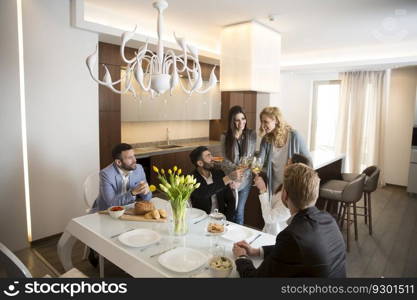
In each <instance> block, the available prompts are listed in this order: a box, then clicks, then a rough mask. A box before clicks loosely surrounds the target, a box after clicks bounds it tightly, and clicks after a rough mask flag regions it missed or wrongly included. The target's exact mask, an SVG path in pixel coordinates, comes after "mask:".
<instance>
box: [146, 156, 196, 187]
mask: <svg viewBox="0 0 417 300" xmlns="http://www.w3.org/2000/svg"><path fill="white" fill-rule="evenodd" d="M190 153H191V150H187V151H181V152H173V153H166V154H161V155H154V156H152V157H151V158H150V165H151V172H150V182H151V184H154V185H158V184H159V180H158V177H157V174H156V173H155V172H154V171H153V170H152V166H157V167H158V169H164V170H165V171H167V170H168V169H172V167H174V166H177V167H178V168H180V169H181V170H182V174H184V175H187V174H191V173H192V172H194V169H195V168H194V165H193V164H192V163H191V161H190Z"/></svg>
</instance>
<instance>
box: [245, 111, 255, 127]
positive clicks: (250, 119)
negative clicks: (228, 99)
mask: <svg viewBox="0 0 417 300" xmlns="http://www.w3.org/2000/svg"><path fill="white" fill-rule="evenodd" d="M246 118H247V119H246V120H247V122H246V126H247V128H250V129H256V128H255V127H256V113H246Z"/></svg>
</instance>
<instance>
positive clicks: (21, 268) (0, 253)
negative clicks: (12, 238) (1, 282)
mask: <svg viewBox="0 0 417 300" xmlns="http://www.w3.org/2000/svg"><path fill="white" fill-rule="evenodd" d="M0 263H1V265H3V266H4V268H5V270H6V275H7V277H8V278H32V274H30V272H29V270H28V268H26V266H25V265H24V264H23V263H22V262H21V261H20V259H19V258H18V257H17V256H16V255H15V254H14V253H13V252H12V251H10V250H9V248H7V247H6V246H5V245H4V244H3V243H1V242H0Z"/></svg>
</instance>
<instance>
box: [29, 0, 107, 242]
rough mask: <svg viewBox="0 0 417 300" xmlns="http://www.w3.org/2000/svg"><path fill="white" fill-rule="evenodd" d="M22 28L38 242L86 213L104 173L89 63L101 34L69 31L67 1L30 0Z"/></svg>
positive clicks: (32, 210)
mask: <svg viewBox="0 0 417 300" xmlns="http://www.w3.org/2000/svg"><path fill="white" fill-rule="evenodd" d="M22 2H23V30H24V53H25V57H24V59H25V83H26V105H27V107H26V109H27V133H28V159H29V180H30V196H31V212H32V230H33V240H36V239H39V238H43V237H46V236H50V235H53V234H56V233H59V232H62V231H63V230H64V228H65V226H66V225H67V223H68V221H69V220H71V219H72V218H74V217H76V216H79V215H82V214H83V213H84V212H85V208H84V203H83V197H82V195H83V194H82V191H83V188H82V184H83V181H84V179H85V177H86V176H87V175H88V174H89V173H91V172H93V171H96V170H98V169H99V129H98V124H99V122H98V88H97V84H96V83H94V82H93V80H92V79H91V78H90V76H89V74H88V72H87V68H86V66H85V58H86V57H87V56H88V55H89V54H90V53H91V52H92V51H94V49H95V47H96V44H97V42H98V35H97V34H95V33H91V32H86V31H82V30H79V29H75V28H72V27H70V1H69V0H59V1H56V0H43V1H39V0H25V1H22Z"/></svg>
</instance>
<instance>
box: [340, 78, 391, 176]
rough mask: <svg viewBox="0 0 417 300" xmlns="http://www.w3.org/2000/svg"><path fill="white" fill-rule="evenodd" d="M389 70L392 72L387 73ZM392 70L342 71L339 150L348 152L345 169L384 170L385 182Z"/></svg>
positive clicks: (358, 171) (354, 170)
mask: <svg viewBox="0 0 417 300" xmlns="http://www.w3.org/2000/svg"><path fill="white" fill-rule="evenodd" d="M387 73H388V75H387ZM387 77H389V71H355V72H344V73H340V79H341V86H340V110H339V120H338V130H337V136H336V149H337V150H338V151H339V152H341V153H345V154H346V161H345V171H346V172H353V173H361V172H362V171H363V169H365V168H366V167H368V166H371V165H377V166H378V167H379V168H380V169H381V176H380V179H381V183H382V184H384V183H385V180H384V176H383V170H384V131H385V129H384V126H385V120H386V107H387V92H386V88H387V81H388V80H387Z"/></svg>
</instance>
